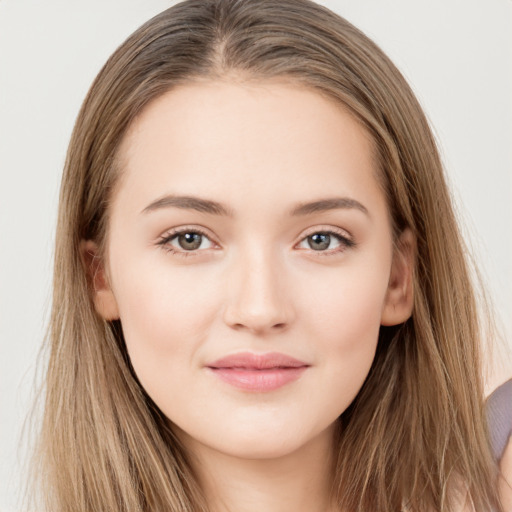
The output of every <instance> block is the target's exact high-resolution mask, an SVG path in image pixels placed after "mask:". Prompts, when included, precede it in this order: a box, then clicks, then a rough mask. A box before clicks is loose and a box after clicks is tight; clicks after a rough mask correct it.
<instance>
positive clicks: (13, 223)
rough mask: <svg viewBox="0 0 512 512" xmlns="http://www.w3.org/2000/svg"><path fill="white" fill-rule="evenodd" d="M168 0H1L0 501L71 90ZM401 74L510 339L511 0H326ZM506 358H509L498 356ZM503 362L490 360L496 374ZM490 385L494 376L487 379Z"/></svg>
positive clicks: (22, 394) (50, 237) (23, 393)
mask: <svg viewBox="0 0 512 512" xmlns="http://www.w3.org/2000/svg"><path fill="white" fill-rule="evenodd" d="M171 3H172V2H169V1H167V0H166V1H164V0H89V1H87V2H83V1H81V2H78V1H76V0H60V1H59V0H45V1H44V2H41V1H38V0H0V399H1V402H0V411H1V413H0V414H1V416H0V428H1V431H0V510H1V511H3V512H7V511H11V510H17V508H16V504H15V503H16V501H15V500H16V494H17V489H18V488H19V487H20V482H21V481H22V477H20V475H22V474H23V471H22V470H20V467H19V459H20V455H21V454H22V453H23V450H20V453H19V454H18V455H17V444H18V436H19V433H20V431H21V427H22V423H23V420H24V418H25V416H26V413H27V410H28V405H29V403H30V396H31V395H30V393H31V389H32V382H33V380H34V372H35V359H36V355H37V350H38V347H39V345H40V343H41V340H42V337H43V331H44V325H45V322H46V317H47V312H48V309H49V303H50V282H51V257H52V246H53V241H54V223H55V216H56V207H57V197H58V187H59V179H60V174H61V170H62V166H63V162H64V156H65V151H66V146H67V143H68V139H69V136H70V132H71V129H72V125H73V122H74V119H75V117H76V114H77V112H78V109H79V106H80V103H81V101H82V100H83V98H84V96H85V94H86V91H87V89H88V87H89V85H90V83H91V81H92V80H93V78H94V76H95V75H96V73H97V72H98V71H99V69H100V67H101V65H102V64H103V63H104V61H105V60H106V59H107V57H108V56H109V55H110V54H111V52H112V51H113V50H114V49H115V48H116V47H117V46H118V45H119V44H120V43H121V42H122V41H123V40H124V39H125V37H127V36H128V35H129V34H130V33H131V32H132V31H133V30H134V29H135V28H136V27H138V26H139V25H140V24H141V23H142V22H143V21H145V20H146V19H148V18H149V17H151V16H152V15H154V14H156V13H157V12H159V11H161V10H163V9H164V8H166V7H168V6H169V5H171ZM322 3H324V4H325V5H327V6H328V7H330V8H332V9H333V10H335V11H337V12H338V13H340V14H341V15H343V16H345V17H346V18H347V19H348V20H350V21H351V22H353V23H354V24H355V25H356V26H358V27H359V28H361V29H363V30H364V31H365V32H366V33H367V34H368V35H369V36H370V37H372V38H373V39H374V40H375V41H376V42H377V43H378V44H380V46H381V47H382V48H383V49H384V50H385V51H386V52H387V53H388V54H389V55H390V56H391V58H392V59H393V60H394V61H395V63H396V64H397V65H398V67H399V68H400V69H401V70H402V71H403V73H404V74H405V75H406V77H407V78H408V79H409V81H410V82H411V84H412V86H413V88H414V90H415V91H416V93H417V95H418V97H419V99H420V101H421V102H422V104H423V105H424V107H425V109H426V112H427V114H428V116H429V118H430V120H431V122H432V124H433V126H434V129H435V132H436V134H437V136H438V139H439V140H440V145H441V149H442V152H443V157H444V161H445V164H446V167H447V169H448V172H449V176H450V181H451V183H452V184H453V188H454V195H455V198H456V201H457V204H458V208H459V211H460V212H461V216H462V217H464V223H465V225H466V233H468V235H469V236H468V238H470V239H471V245H472V246H473V248H474V251H475V255H476V257H477V261H478V267H479V268H480V269H481V271H482V272H483V275H484V277H485V278H486V280H487V283H488V287H489V290H490V294H491V295H492V297H493V298H494V300H495V303H496V307H497V310H498V313H499V315H500V317H501V320H502V322H501V323H502V326H503V331H504V333H505V338H506V339H508V342H509V344H510V345H512V343H510V341H511V340H512V322H511V318H512V229H511V226H512V207H511V204H512V170H511V169H512V149H511V147H512V100H511V91H512V1H511V0H421V1H411V0H386V1H385V2H384V1H382V0H338V1H336V0H331V1H324V2H322ZM505 366H506V365H505ZM507 372H508V374H510V375H512V370H510V367H509V368H508V369H507V368H506V369H505V370H504V371H503V370H500V371H498V370H496V372H495V373H494V374H493V376H492V378H493V381H494V382H495V383H496V382H499V381H500V380H503V378H504V377H505V376H506V375H507ZM491 385H493V384H491Z"/></svg>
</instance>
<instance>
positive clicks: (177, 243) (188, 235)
mask: <svg viewBox="0 0 512 512" xmlns="http://www.w3.org/2000/svg"><path fill="white" fill-rule="evenodd" d="M158 245H160V246H162V247H163V248H164V249H166V250H168V251H169V252H172V253H177V254H180V255H183V256H189V255H190V256H191V255H192V254H193V253H195V252H198V251H201V250H206V249H212V248H213V247H214V246H215V244H214V243H213V242H212V241H211V240H210V239H209V238H208V236H207V235H206V234H205V233H203V232H201V231H198V230H197V229H181V230H173V231H171V232H170V233H166V234H165V235H164V236H162V238H161V239H160V241H159V242H158ZM186 253H189V254H186Z"/></svg>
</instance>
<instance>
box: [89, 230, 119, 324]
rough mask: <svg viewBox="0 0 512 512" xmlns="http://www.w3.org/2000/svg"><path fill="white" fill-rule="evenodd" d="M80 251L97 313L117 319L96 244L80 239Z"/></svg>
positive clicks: (117, 313)
mask: <svg viewBox="0 0 512 512" xmlns="http://www.w3.org/2000/svg"><path fill="white" fill-rule="evenodd" d="M80 252H81V254H82V261H83V263H84V268H85V271H86V273H87V281H88V283H89V289H90V293H91V296H92V299H93V302H94V307H95V309H96V311H97V313H98V314H99V315H100V316H101V317H103V318H104V319H105V320H109V321H111V320H118V319H119V311H118V307H117V302H116V299H115V297H114V293H113V291H112V288H111V286H110V283H109V280H108V276H107V272H106V269H105V264H104V262H103V260H102V258H101V257H100V256H99V250H98V245H97V244H96V243H95V242H93V241H92V240H82V242H81V243H80Z"/></svg>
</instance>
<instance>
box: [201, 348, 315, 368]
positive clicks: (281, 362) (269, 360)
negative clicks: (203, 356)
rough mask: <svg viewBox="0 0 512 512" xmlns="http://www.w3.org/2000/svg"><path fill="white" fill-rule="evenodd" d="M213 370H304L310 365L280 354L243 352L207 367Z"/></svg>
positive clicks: (223, 358)
mask: <svg viewBox="0 0 512 512" xmlns="http://www.w3.org/2000/svg"><path fill="white" fill-rule="evenodd" d="M206 366H207V367H208V368H212V369H222V368H237V369H238V368H239V369H244V370H268V369H272V368H276V369H279V368H283V369H284V368H302V367H308V366H310V365H309V364H307V363H305V362H304V361H300V360H299V359H296V358H294V357H291V356H288V355H286V354H281V353H279V352H269V353H266V354H253V353H250V352H242V353H237V354H231V355H228V356H225V357H222V358H220V359H217V360H216V361H213V362H212V363H208V364H207V365H206Z"/></svg>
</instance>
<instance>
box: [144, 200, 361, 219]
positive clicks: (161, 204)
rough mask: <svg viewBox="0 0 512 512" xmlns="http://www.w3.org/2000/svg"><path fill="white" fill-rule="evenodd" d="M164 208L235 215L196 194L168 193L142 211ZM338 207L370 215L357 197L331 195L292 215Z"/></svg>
mask: <svg viewBox="0 0 512 512" xmlns="http://www.w3.org/2000/svg"><path fill="white" fill-rule="evenodd" d="M162 208H180V209H184V210H196V211H198V212H201V213H208V214H210V215H225V216H228V217H233V211H232V210H231V209H229V208H228V207H227V206H225V205H223V204H222V203H219V202H217V201H212V200H211V199H203V198H200V197H195V196H175V195H167V196H164V197H161V198H159V199H157V200H156V201H153V202H152V203H150V204H149V205H148V206H146V208H144V209H143V210H142V213H149V212H152V211H155V210H160V209H162ZM338 209H343V210H346V209H356V210H360V211H361V212H363V213H365V214H366V215H369V213H368V209H367V208H366V207H365V206H364V205H363V204H361V203H360V202H359V201H356V200H355V199H351V198H349V197H330V198H326V199H319V200H317V201H312V202H309V203H300V204H298V205H297V206H295V207H294V208H292V210H291V215H292V216H294V217H295V216H303V215H311V214H313V213H318V212H325V211H329V210H338Z"/></svg>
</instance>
